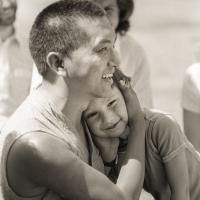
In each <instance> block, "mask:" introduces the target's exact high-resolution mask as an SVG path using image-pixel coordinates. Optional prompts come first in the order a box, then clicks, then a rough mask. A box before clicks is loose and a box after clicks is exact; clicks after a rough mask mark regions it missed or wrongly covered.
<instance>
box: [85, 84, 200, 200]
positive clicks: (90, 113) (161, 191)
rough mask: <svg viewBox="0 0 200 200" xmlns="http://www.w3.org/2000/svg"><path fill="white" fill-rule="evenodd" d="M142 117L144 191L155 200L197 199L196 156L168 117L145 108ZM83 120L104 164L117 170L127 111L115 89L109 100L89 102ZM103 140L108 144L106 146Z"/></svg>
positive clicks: (199, 160)
mask: <svg viewBox="0 0 200 200" xmlns="http://www.w3.org/2000/svg"><path fill="white" fill-rule="evenodd" d="M121 83H122V85H123V87H127V92H128V93H130V94H131V92H133V91H132V90H131V87H130V84H129V82H128V81H126V83H125V82H124V81H123V80H122V81H121ZM122 85H121V86H119V87H122ZM136 106H137V105H136ZM129 116H130V115H129ZM144 116H145V122H146V123H145V124H146V137H145V144H146V145H145V148H146V161H145V181H144V188H145V189H146V190H147V191H148V192H150V193H151V194H152V195H153V196H154V198H155V199H161V200H165V199H166V200H169V199H171V200H189V199H191V200H198V199H200V156H199V153H198V152H197V151H196V150H195V149H194V147H193V146H192V145H191V143H189V141H188V140H187V138H186V137H185V136H184V135H183V133H182V132H181V130H180V127H179V125H178V124H177V123H176V122H175V121H174V120H173V119H172V117H171V116H169V115H167V114H164V113H160V112H156V111H154V110H147V109H145V110H144ZM84 117H85V120H86V122H87V125H88V127H89V130H90V131H91V132H92V133H93V135H94V140H95V142H96V145H97V146H98V148H99V149H100V152H101V154H102V157H103V159H104V161H106V162H105V163H106V164H107V165H109V163H108V162H110V161H112V160H113V159H114V161H113V162H110V164H111V165H112V166H113V163H115V164H117V165H118V167H119V166H120V163H121V160H122V159H123V157H124V156H125V152H124V153H123V150H124V149H126V139H124V138H125V137H126V135H127V132H128V117H127V109H126V105H125V102H124V99H123V97H122V95H121V93H120V91H119V89H118V88H117V87H115V86H113V91H112V93H111V94H110V96H109V97H107V98H96V99H94V100H93V101H91V102H90V105H89V107H88V108H87V110H86V111H85V112H84ZM127 140H128V139H127ZM105 141H107V144H109V145H107V147H106V142H105ZM121 141H122V142H121ZM116 155H117V156H116ZM116 157H117V159H118V162H117V159H116ZM114 168H115V167H114ZM111 171H112V170H111Z"/></svg>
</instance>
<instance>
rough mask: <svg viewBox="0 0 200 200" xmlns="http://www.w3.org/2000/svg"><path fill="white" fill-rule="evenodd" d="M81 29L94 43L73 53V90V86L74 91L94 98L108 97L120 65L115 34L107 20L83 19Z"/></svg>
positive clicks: (70, 75) (71, 74)
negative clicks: (117, 67) (115, 48)
mask: <svg viewBox="0 0 200 200" xmlns="http://www.w3.org/2000/svg"><path fill="white" fill-rule="evenodd" d="M78 25H79V26H80V27H81V28H82V29H83V30H84V31H85V32H87V34H88V35H89V37H90V41H89V42H87V43H86V44H84V45H82V46H81V47H79V48H78V49H77V50H75V51H74V52H72V55H71V61H72V67H71V68H68V75H69V78H70V81H69V87H70V84H71V87H72V88H73V90H72V91H75V90H76V91H77V90H79V91H80V92H81V93H82V94H83V93H84V94H89V95H90V96H96V97H99V96H100V97H101V96H107V95H108V94H109V92H110V90H111V89H112V85H113V79H112V77H113V73H114V71H115V66H117V65H118V64H119V63H118V58H117V55H116V54H115V52H114V49H113V46H114V42H115V33H114V30H113V29H112V27H111V26H110V23H109V21H108V19H107V18H106V17H102V18H100V19H95V20H86V19H85V20H83V19H80V20H79V22H78ZM66 65H67V64H66Z"/></svg>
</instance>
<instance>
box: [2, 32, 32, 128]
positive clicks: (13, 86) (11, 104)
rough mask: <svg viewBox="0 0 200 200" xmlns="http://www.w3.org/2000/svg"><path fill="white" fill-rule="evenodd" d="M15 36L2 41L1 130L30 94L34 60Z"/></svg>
mask: <svg viewBox="0 0 200 200" xmlns="http://www.w3.org/2000/svg"><path fill="white" fill-rule="evenodd" d="M23 45H24V44H21V43H19V40H18V39H17V38H16V37H15V36H14V35H13V36H11V37H9V38H7V39H6V40H5V41H0V129H1V126H2V125H3V123H4V122H5V120H6V119H7V118H8V117H9V116H10V115H11V114H12V113H13V112H14V111H15V109H16V108H17V107H18V106H19V105H20V104H21V102H22V101H23V100H24V99H25V97H26V96H27V95H28V94H29V89H30V83H31V73H32V71H31V68H32V64H31V63H32V60H31V59H30V57H29V56H28V53H27V52H25V47H24V46H23Z"/></svg>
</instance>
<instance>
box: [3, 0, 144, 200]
mask: <svg viewBox="0 0 200 200" xmlns="http://www.w3.org/2000/svg"><path fill="white" fill-rule="evenodd" d="M114 41H115V33H114V30H113V29H112V28H111V25H110V22H109V20H108V19H107V18H106V14H105V11H104V10H103V9H102V8H100V7H99V6H98V5H96V4H94V3H92V2H91V1H80V0H65V1H59V2H56V3H54V4H52V5H50V6H48V7H47V8H45V9H44V10H43V11H42V12H41V13H40V14H39V15H38V16H37V18H36V20H35V22H34V24H33V26H32V29H31V33H30V51H31V54H32V57H33V59H34V62H35V63H36V65H37V67H38V71H39V72H40V74H41V75H42V76H43V82H42V84H41V86H40V87H39V88H38V89H37V90H36V91H33V92H32V93H31V94H30V96H29V97H28V98H27V99H26V100H25V101H24V103H23V104H22V105H21V106H20V107H19V108H18V109H17V111H16V112H15V113H14V115H12V117H11V118H10V119H9V121H8V122H7V124H6V126H5V127H4V128H3V130H2V136H3V141H4V148H3V150H2V156H1V160H2V166H1V168H2V169H1V182H2V190H3V194H4V197H5V199H6V200H10V199H19V200H21V199H24V198H25V199H35V200H37V199H38V200H39V199H76V200H83V199H99V200H101V199H102V200H107V199H109V200H112V199H115V200H117V199H120V200H123V199H125V200H130V199H138V198H139V194H140V191H141V188H142V184H143V177H144V165H143V163H144V132H145V131H144V128H143V127H144V119H143V116H142V115H141V112H138V115H137V118H136V119H134V118H132V117H131V116H130V118H129V119H130V124H132V126H130V127H131V128H130V129H131V130H130V132H131V133H130V144H129V145H128V149H129V151H128V153H127V157H126V159H125V164H124V166H123V167H122V170H121V172H120V175H119V178H118V181H117V183H116V184H113V183H112V182H111V181H110V180H109V179H108V178H107V177H106V176H105V175H103V173H104V167H103V163H102V159H101V157H100V155H99V152H98V150H97V149H96V147H95V145H94V143H93V141H92V139H91V135H89V134H87V132H85V131H84V130H83V127H82V124H81V117H82V112H83V111H84V110H85V109H86V108H87V106H88V104H89V100H90V99H91V98H93V97H94V96H95V97H101V96H102V97H104V96H107V95H108V94H109V92H110V90H112V84H113V79H112V77H113V73H114V71H115V66H116V64H117V63H116V57H115V55H114V52H113V46H114ZM124 94H125V100H126V99H127V98H128V97H129V94H127V93H126V91H125V92H124ZM126 97H127V98H126ZM136 110H137V111H138V109H136ZM139 110H140V108H139ZM135 120H137V122H138V123H135ZM134 124H137V126H134ZM135 137H136V138H137V140H136V138H135ZM138 140H141V142H140V143H139V145H138ZM135 141H137V143H136V142H135ZM136 149H139V150H140V151H139V152H140V153H138V154H137V153H135V152H136V151H135V150H136Z"/></svg>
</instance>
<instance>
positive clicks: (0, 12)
mask: <svg viewBox="0 0 200 200" xmlns="http://www.w3.org/2000/svg"><path fill="white" fill-rule="evenodd" d="M16 10H17V2H16V0H0V26H9V25H12V24H13V23H14V22H15V17H16Z"/></svg>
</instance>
